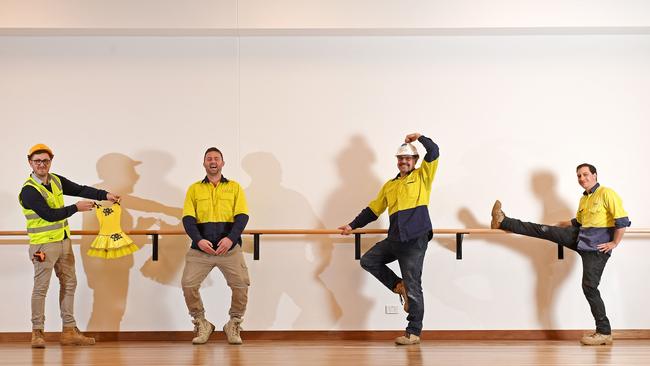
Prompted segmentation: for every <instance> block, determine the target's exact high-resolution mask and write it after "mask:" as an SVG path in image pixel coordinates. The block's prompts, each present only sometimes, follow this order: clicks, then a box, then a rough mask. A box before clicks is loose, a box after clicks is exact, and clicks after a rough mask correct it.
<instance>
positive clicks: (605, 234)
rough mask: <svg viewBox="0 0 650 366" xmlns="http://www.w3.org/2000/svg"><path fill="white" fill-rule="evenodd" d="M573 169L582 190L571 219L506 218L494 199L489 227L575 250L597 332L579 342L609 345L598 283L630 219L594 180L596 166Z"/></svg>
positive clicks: (613, 194)
mask: <svg viewBox="0 0 650 366" xmlns="http://www.w3.org/2000/svg"><path fill="white" fill-rule="evenodd" d="M576 172H577V175H578V183H579V184H580V186H582V188H584V192H583V193H582V198H580V204H579V205H578V213H577V214H576V217H575V218H574V219H572V220H571V221H567V222H562V223H560V224H558V226H548V225H540V224H534V223H530V222H522V221H519V220H517V219H513V218H510V217H506V215H505V214H504V213H503V211H502V210H501V202H499V201H498V200H497V201H496V202H495V203H494V207H492V222H491V225H490V226H491V227H492V229H503V230H508V231H511V232H513V233H516V234H521V235H526V236H531V237H535V238H541V239H546V240H550V241H552V242H555V243H557V244H560V245H562V246H565V247H567V248H569V249H571V250H574V251H576V252H577V253H578V254H579V255H580V257H581V258H582V290H583V292H584V294H585V297H586V298H587V302H589V306H590V307H591V314H592V315H593V317H594V320H595V321H596V332H595V333H593V334H591V335H588V336H584V337H582V339H580V343H582V344H584V345H589V346H598V345H603V344H611V343H612V342H613V339H612V329H611V326H610V324H609V319H608V318H607V315H606V314H605V304H604V303H603V299H602V298H601V297H600V291H598V285H599V284H600V278H601V276H602V274H603V270H604V269H605V264H606V263H607V260H608V259H609V257H610V256H611V253H612V249H614V248H616V247H617V246H618V244H619V243H620V242H621V240H622V239H623V234H624V233H625V228H627V227H628V226H630V220H629V218H628V217H627V212H625V209H624V208H623V202H622V201H621V198H620V197H619V196H618V195H617V194H616V192H614V191H613V190H612V189H610V188H607V187H603V186H601V185H600V184H599V183H598V182H597V181H598V175H597V173H596V167H594V166H593V165H591V164H580V165H578V167H577V168H576Z"/></svg>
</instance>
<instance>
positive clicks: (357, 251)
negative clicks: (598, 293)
mask: <svg viewBox="0 0 650 366" xmlns="http://www.w3.org/2000/svg"><path fill="white" fill-rule="evenodd" d="M98 233H99V231H98V230H71V231H70V235H97V234H98ZM340 233H341V230H337V229H334V230H332V229H246V230H244V232H243V233H242V234H243V235H253V260H259V259H260V235H338V234H340ZM386 233H388V230H386V229H357V230H352V234H354V259H356V260H359V259H361V235H363V234H386ZM625 233H626V234H650V229H646V228H638V229H637V228H634V229H629V228H628V229H627V230H626V231H625ZM126 234H127V235H151V239H152V240H151V245H152V251H151V259H152V260H154V261H157V260H158V237H159V236H160V235H186V233H185V231H184V230H130V231H126ZM433 234H434V235H435V234H443V235H445V234H446V235H452V234H455V235H456V259H457V260H461V259H463V239H464V237H465V235H468V234H475V235H485V234H488V235H489V234H512V233H511V232H508V231H505V230H500V229H468V228H466V229H434V230H433ZM26 235H27V231H24V230H22V231H21V230H14V231H0V236H26ZM557 257H558V259H564V247H563V246H561V245H559V244H558V245H557Z"/></svg>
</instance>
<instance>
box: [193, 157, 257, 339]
mask: <svg viewBox="0 0 650 366" xmlns="http://www.w3.org/2000/svg"><path fill="white" fill-rule="evenodd" d="M224 165H225V161H224V159H223V154H222V153H221V151H220V150H219V149H217V148H216V147H211V148H209V149H207V150H206V152H205V154H203V167H204V168H205V173H206V175H205V178H203V179H202V180H200V181H198V182H196V183H194V184H192V185H191V186H190V187H189V188H188V189H187V194H186V196H185V203H184V205H183V227H184V228H185V232H186V233H187V235H188V236H189V237H190V239H192V246H191V247H190V249H189V250H188V252H187V255H186V256H185V269H184V270H183V278H182V279H181V285H182V287H183V295H184V296H185V304H186V305H187V309H188V310H189V313H190V316H191V317H192V318H193V320H192V323H194V335H195V337H194V338H193V339H192V343H193V344H204V343H206V342H207V341H208V339H209V338H210V335H211V334H212V332H213V331H214V329H215V326H214V324H212V323H210V322H209V321H208V320H207V319H206V318H205V309H204V307H203V301H202V300H201V294H200V293H199V288H200V287H201V283H202V282H203V280H204V279H205V278H206V277H207V276H208V275H209V274H210V272H211V271H212V269H214V268H215V267H217V268H219V270H220V271H221V273H222V274H223V276H224V278H225V279H226V283H227V284H228V287H230V289H231V291H232V297H231V302H230V311H229V315H230V320H229V321H228V322H227V323H226V324H225V325H224V326H223V331H224V333H226V337H227V338H228V343H230V344H241V343H242V339H241V334H240V331H241V326H240V325H241V323H242V322H243V316H244V313H245V311H246V305H247V304H248V286H249V285H250V279H249V276H248V267H247V266H246V261H245V260H244V255H243V254H242V249H241V234H242V232H243V231H244V228H245V227H246V224H247V223H248V207H247V204H246V196H245V195H244V190H243V189H242V187H241V186H240V185H239V183H237V182H235V181H234V180H230V179H227V178H226V177H224V176H223V175H222V174H221V170H222V169H223V167H224Z"/></svg>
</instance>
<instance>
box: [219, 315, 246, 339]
mask: <svg viewBox="0 0 650 366" xmlns="http://www.w3.org/2000/svg"><path fill="white" fill-rule="evenodd" d="M243 321H244V320H243V319H241V318H230V320H229V321H228V323H226V324H225V325H224V326H223V331H224V333H226V336H227V337H228V343H230V344H242V340H241V335H240V334H239V332H240V331H241V326H240V324H241V323H242V322H243Z"/></svg>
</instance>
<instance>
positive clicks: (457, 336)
mask: <svg viewBox="0 0 650 366" xmlns="http://www.w3.org/2000/svg"><path fill="white" fill-rule="evenodd" d="M590 332H593V331H589V330H525V329H519V330H425V331H423V332H422V339H424V340H440V341H442V340H476V341H479V340H480V341H485V340H490V341H500V340H513V341H514V340H518V341H538V340H575V339H578V338H580V337H581V336H582V335H583V334H588V333H590ZM402 333H403V331H392V330H390V331H388V330H341V331H327V330H324V331H323V330H253V331H242V338H243V339H245V340H249V341H255V340H265V341H282V340H291V341H295V340H312V341H321V340H322V341H327V340H351V341H383V340H390V339H393V338H395V337H397V336H399V335H400V334H402ZM84 334H86V335H88V336H90V337H94V338H95V339H96V340H97V341H98V342H116V341H187V340H190V339H192V337H193V335H192V332H189V331H141V332H134V331H128V332H127V331H125V332H84ZM613 335H614V339H650V329H621V330H615V331H614V332H613ZM59 336H60V333H59V332H46V333H45V339H46V340H47V341H51V342H56V341H58V339H59ZM30 337H31V332H6V333H0V342H26V341H29V339H30ZM210 339H212V340H223V339H225V336H224V334H223V333H222V332H215V333H214V334H213V335H212V336H211V337H210Z"/></svg>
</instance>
